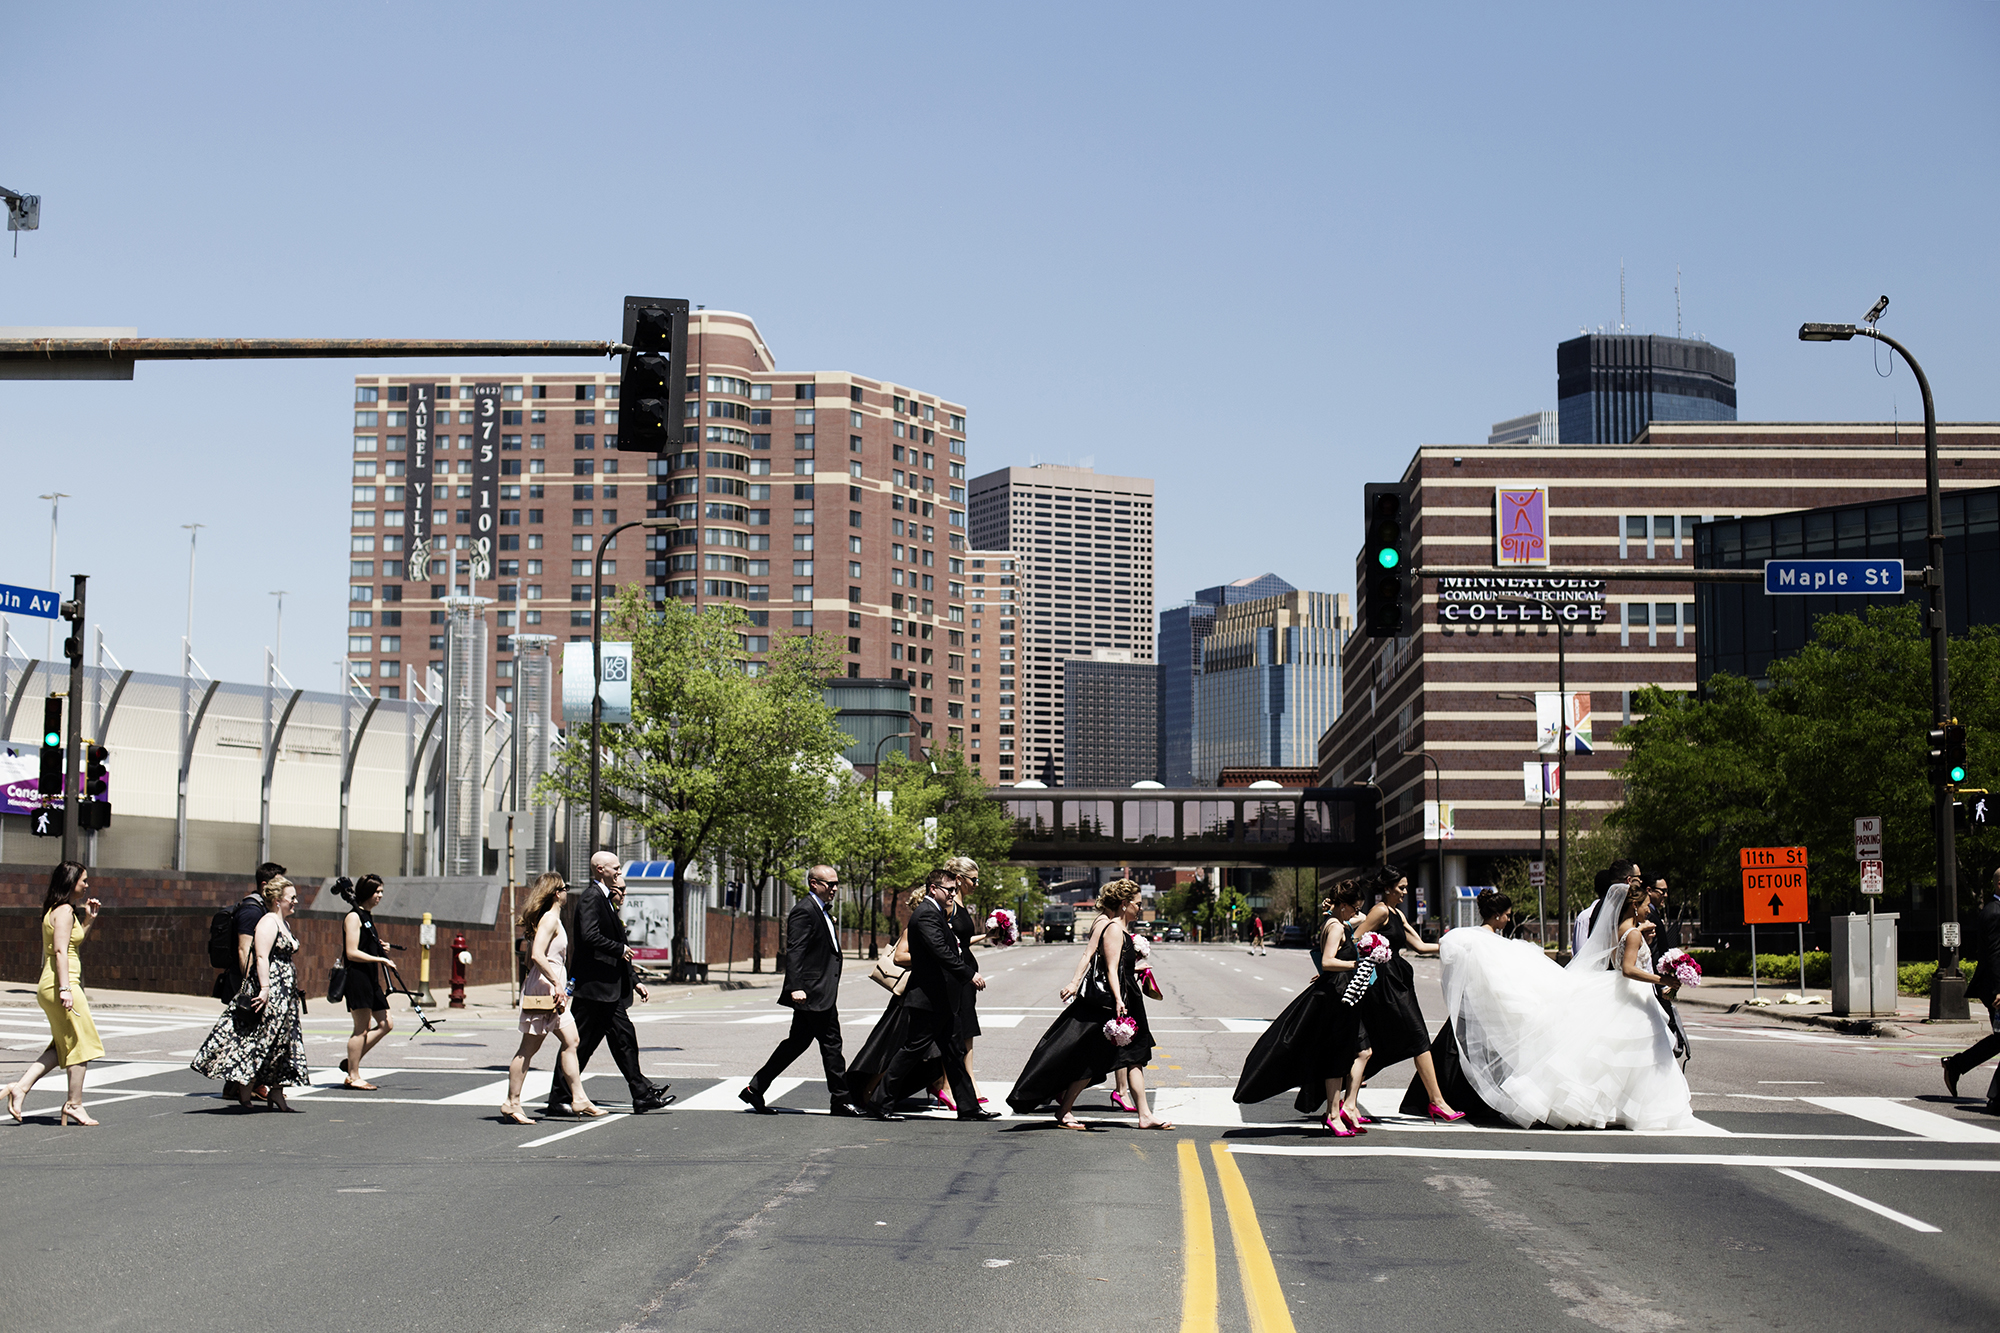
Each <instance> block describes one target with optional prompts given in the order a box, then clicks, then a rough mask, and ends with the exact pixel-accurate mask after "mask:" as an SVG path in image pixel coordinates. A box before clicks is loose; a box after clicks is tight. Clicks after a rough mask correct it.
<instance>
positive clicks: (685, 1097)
mask: <svg viewBox="0 0 2000 1333" xmlns="http://www.w3.org/2000/svg"><path fill="white" fill-rule="evenodd" d="M368 1072H369V1077H370V1078H371V1079H372V1080H374V1081H375V1082H376V1083H377V1084H378V1085H380V1089H381V1090H380V1091H379V1092H376V1093H370V1094H365V1101H366V1103H367V1104H369V1105H397V1106H412V1107H427V1108H436V1109H442V1110H445V1111H456V1112H460V1113H479V1112H481V1111H486V1110H491V1109H492V1108H495V1107H497V1106H498V1105H499V1104H500V1102H501V1101H502V1100H503V1099H504V1098H505V1095H506V1091H507V1078H506V1071H505V1069H504V1068H502V1067H487V1068H478V1069H437V1068H417V1067H408V1066H370V1068H369V1071H368ZM312 1077H313V1084H312V1086H311V1087H310V1088H301V1089H297V1090H295V1091H294V1092H293V1093H292V1094H291V1096H292V1099H293V1100H294V1101H295V1102H318V1101H328V1102H336V1103H337V1102H345V1101H347V1100H349V1099H350V1098H353V1099H362V1098H364V1095H363V1094H355V1093H348V1092H345V1091H342V1090H341V1089H340V1083H341V1075H340V1073H339V1071H338V1070H336V1069H332V1068H326V1069H316V1070H314V1072H313V1076H312ZM585 1077H586V1078H587V1079H590V1080H593V1083H592V1086H593V1087H594V1088H596V1089H598V1090H599V1091H600V1093H601V1095H602V1096H604V1097H608V1098H610V1099H611V1100H612V1102H613V1103H614V1104H615V1103H616V1102H618V1101H620V1100H622V1098H623V1096H624V1086H623V1081H622V1079H620V1077H619V1076H618V1074H617V1073H616V1072H615V1071H608V1070H607V1071H604V1072H588V1073H586V1075H585ZM551 1078H552V1073H551V1071H550V1070H548V1069H539V1070H534V1069H531V1070H530V1071H529V1073H528V1077H527V1082H526V1085H525V1088H524V1100H525V1101H526V1102H527V1103H528V1104H529V1105H530V1106H533V1105H536V1104H539V1103H540V1102H542V1101H543V1100H545V1099H546V1098H547V1096H548V1092H549V1086H550V1082H551ZM744 1082H745V1080H744V1079H743V1078H741V1077H730V1078H720V1079H718V1078H714V1077H703V1078H695V1079H684V1080H676V1081H675V1084H674V1087H675V1090H676V1091H677V1092H678V1093H679V1094H680V1101H679V1102H678V1103H677V1104H676V1105H675V1106H674V1108H673V1110H674V1111H675V1112H679V1113H695V1114H702V1113H714V1112H724V1113H729V1114H736V1113H740V1112H742V1110H743V1104H742V1102H741V1101H740V1100H739V1099H738V1097H737V1093H738V1092H739V1091H741V1090H742V1088H743V1086H744ZM89 1087H90V1094H91V1096H90V1100H93V1101H94V1100H97V1099H98V1098H100V1097H111V1098H116V1099H121V1100H122V1099H125V1098H128V1097H148V1096H151V1097H213V1096H215V1095H217V1089H216V1085H215V1084H213V1083H211V1082H209V1081H208V1080H206V1079H202V1078H200V1077H199V1076H197V1075H195V1074H194V1073H193V1072H192V1071H191V1070H189V1069H188V1067H187V1065H186V1064H185V1063H183V1062H180V1061H171V1062H170V1061H163V1060H151V1061H149V1060H126V1061H121V1060H101V1061H97V1062H94V1063H93V1064H92V1066H91V1071H90V1083H89ZM1012 1087H1013V1084H1012V1083H1011V1082H1007V1081H1003V1080H999V1079H984V1080H982V1081H981V1084H980V1090H981V1091H982V1092H983V1093H984V1094H985V1095H986V1097H987V1098H988V1109H990V1110H995V1111H999V1112H1000V1113H1001V1114H1002V1116H1003V1118H1006V1119H1012V1120H1022V1119H1028V1120H1033V1119H1043V1118H1046V1116H1047V1114H1048V1113H1047V1112H1046V1111H1038V1112H1036V1113H1034V1114H1033V1115H1029V1116H1020V1115H1016V1114H1015V1113H1014V1112H1013V1111H1012V1110H1011V1109H1010V1108H1008V1106H1007V1105H1006V1097H1007V1093H1008V1092H1009V1091H1010V1090H1011V1089H1012ZM43 1091H44V1090H43V1089H37V1096H39V1095H40V1094H41V1093H42V1092H43ZM765 1097H766V1099H767V1101H769V1103H770V1104H771V1105H773V1106H776V1107H779V1108H780V1109H781V1110H784V1111H787V1112H790V1113H794V1114H806V1115H824V1114H826V1113H827V1103H828V1098H827V1096H826V1085H825V1082H824V1080H822V1079H817V1078H805V1077H784V1078H779V1079H777V1080H775V1081H774V1082H773V1083H772V1085H771V1087H770V1088H769V1089H768V1090H767V1091H766V1093H765ZM1402 1097H1403V1094H1402V1092H1401V1091H1400V1090H1399V1089H1396V1088H1379V1089H1378V1088H1369V1089H1365V1090H1364V1091H1363V1092H1362V1094H1361V1105H1362V1109H1363V1110H1365V1111H1367V1112H1368V1113H1369V1114H1370V1115H1372V1116H1374V1117H1376V1119H1377V1121H1378V1125H1377V1126H1376V1128H1377V1131H1378V1132H1387V1133H1388V1134H1390V1135H1392V1136H1402V1135H1409V1134H1416V1135H1436V1134H1447V1135H1453V1134H1455V1135H1503V1136H1523V1135H1525V1136H1532V1137H1535V1138H1564V1137H1567V1138H1575V1137H1594V1138H1599V1139H1602V1138H1604V1137H1605V1136H1606V1135H1607V1134H1611V1135H1618V1134H1631V1135H1632V1136H1633V1137H1647V1138H1674V1139H1680V1138H1702V1139H1745V1140H1759V1139H1784V1140H1798V1141H1812V1140H1821V1141H1830V1142H1832V1141H1838V1142H1851V1143H1860V1142H1905V1143H1908V1142H1924V1141H1928V1142H1935V1143H1957V1144H1978V1145H1985V1146H1989V1147H1990V1146H2000V1130H1996V1129H1992V1128H1988V1127H1986V1126H1984V1125H1980V1124H1977V1123H1973V1122H1969V1121H1965V1120H1959V1119H1955V1118H1953V1117H1951V1116H1947V1115H1941V1114H1939V1113H1938V1112H1935V1111H1930V1110H1926V1109H1924V1108H1923V1107H1921V1106H1917V1105H1913V1104H1912V1103H1911V1102H1910V1101H1907V1100H1898V1099H1895V1098H1888V1097H1820V1096H1804V1097H1784V1098H1771V1099H1769V1100H1781V1101H1786V1102H1791V1103H1794V1104H1796V1105H1798V1106H1799V1107H1800V1108H1802V1109H1803V1108H1806V1107H1811V1108H1814V1110H1816V1111H1817V1112H1820V1113H1822V1118H1823V1119H1824V1120H1825V1121H1826V1130H1827V1132H1825V1133H1812V1132H1785V1133H1765V1132H1759V1131H1756V1130H1754V1129H1742V1128H1733V1127H1725V1126H1723V1125H1720V1124H1716V1123H1713V1122H1712V1121H1707V1120H1702V1119H1700V1118H1699V1116H1698V1117H1697V1123H1696V1125H1695V1126H1694V1127H1693V1128H1692V1129H1683V1130H1661V1131H1621V1130H1613V1131H1605V1130H1547V1129H1532V1130H1524V1129H1514V1128H1511V1127H1506V1128H1491V1127H1481V1126H1474V1125H1470V1124H1466V1123H1460V1124H1451V1125H1445V1124H1433V1123H1430V1122H1429V1121H1426V1120H1424V1119H1421V1118H1416V1117H1410V1116H1404V1115H1402V1114H1401V1113H1400V1111H1399V1107H1400V1104H1401V1102H1402ZM1152 1099H1153V1109H1154V1113H1155V1115H1156V1116H1158V1117H1159V1118H1161V1119H1164V1120H1170V1121H1172V1122H1173V1123H1175V1124H1176V1125H1179V1126H1181V1127H1182V1128H1188V1129H1217V1130H1237V1129H1272V1130H1275V1129H1284V1128H1293V1129H1299V1130H1310V1129H1312V1128H1314V1127H1315V1123H1316V1122H1315V1121H1314V1120H1313V1119H1312V1118H1310V1117H1302V1116H1300V1115H1298V1114H1297V1113H1296V1112H1295V1111H1294V1110H1293V1108H1292V1105H1291V1102H1290V1099H1289V1098H1274V1099H1273V1100H1271V1101H1269V1102H1265V1103H1261V1104H1256V1105H1250V1106H1243V1105H1239V1104H1237V1103H1236V1102H1235V1101H1234V1100H1233V1097H1232V1095H1231V1089H1230V1088H1228V1087H1179V1086H1170V1087H1160V1088H1155V1089H1153V1091H1152ZM1077 1113H1078V1115H1079V1116H1081V1117H1082V1118H1084V1119H1085V1120H1094V1121H1099V1122H1103V1123H1106V1124H1116V1123H1118V1122H1120V1121H1124V1122H1127V1123H1132V1122H1134V1117H1133V1116H1132V1115H1131V1114H1130V1113H1128V1112H1121V1111H1118V1110H1117V1109H1115V1108H1114V1107H1112V1106H1111V1105H1110V1103H1109V1102H1108V1100H1107V1097H1106V1089H1105V1088H1103V1087H1099V1088H1097V1089H1093V1090H1089V1091H1086V1092H1085V1093H1084V1095H1083V1097H1082V1098H1081V1099H1080V1100H1079V1102H1078V1111H1077ZM910 1114H911V1118H912V1119H922V1118H932V1119H949V1118H951V1116H952V1113H951V1112H950V1111H929V1112H922V1111H917V1112H911V1113H910ZM1734 1123H1735V1124H1739V1125H1740V1124H1741V1123H1742V1121H1741V1120H1740V1119H1739V1120H1737V1121H1736V1122H1734Z"/></svg>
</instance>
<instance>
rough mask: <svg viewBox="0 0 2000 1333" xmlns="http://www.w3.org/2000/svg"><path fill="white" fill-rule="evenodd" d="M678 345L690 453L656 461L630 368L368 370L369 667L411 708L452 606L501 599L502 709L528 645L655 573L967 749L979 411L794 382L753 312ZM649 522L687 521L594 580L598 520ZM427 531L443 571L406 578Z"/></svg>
mask: <svg viewBox="0 0 2000 1333" xmlns="http://www.w3.org/2000/svg"><path fill="white" fill-rule="evenodd" d="M687 346H688V369H689V375H688V382H687V409H686V411H687V424H686V426H685V428H684V436H685V437H684V441H683V444H682V447H681V448H680V450H678V451H676V452H674V453H671V454H667V455H663V456H661V457H658V458H654V457H651V456H648V455H645V454H621V453H619V452H617V449H616V437H617V433H618V402H617V393H618V377H617V373H616V371H615V369H614V370H605V371H577V370H568V371H553V372H549V373H546V374H540V373H528V374H524V373H518V372H516V373H509V374H505V375H457V374H452V375H446V374H411V375H370V376H360V377H357V378H356V380H355V405H354V406H355V418H354V449H353V457H354V478H353V486H354V491H353V510H354V515H353V528H352V532H353V538H352V542H351V547H352V549H351V551H350V553H349V559H350V561H351V563H350V566H349V575H350V583H349V594H348V595H349V627H348V635H349V638H348V658H349V661H350V663H351V664H352V666H353V669H354V671H355V674H356V675H357V676H358V677H360V679H361V680H362V681H363V682H364V683H366V684H368V685H370V686H371V687H373V688H376V689H378V690H380V692H381V693H382V694H384V695H385V696H387V697H409V695H410V694H411V684H412V682H413V681H415V682H418V683H421V682H422V680H423V678H424V673H425V671H426V669H427V668H428V667H431V666H437V667H440V669H441V667H442V661H443V656H444V652H443V649H444V635H445V625H444V623H443V622H444V620H445V616H446V613H445V610H444V599H445V598H447V597H449V596H452V595H457V594H473V595H477V596H481V597H492V598H494V599H495V605H494V608H493V615H494V619H495V622H496V623H495V633H496V640H495V644H494V649H495V650H494V651H493V652H492V653H490V654H489V660H490V662H491V667H490V669H489V687H488V688H489V698H490V699H491V700H492V701H495V702H499V703H502V704H505V703H509V702H511V700H512V693H513V690H512V680H513V671H514V661H513V636H514V635H515V634H516V633H517V632H518V633H545V634H553V635H556V636H557V637H559V638H560V637H567V638H568V639H570V640H571V641H577V640H583V639H587V638H588V637H589V635H590V603H591V592H592V585H593V583H599V584H601V585H602V588H603V594H604V596H605V597H606V598H607V599H608V598H610V597H612V596H614V595H615V594H616V592H617V590H618V588H620V587H621V586H623V585H625V584H629V583H644V584H645V585H646V586H647V589H648V593H649V595H650V596H651V597H652V598H653V599H654V600H655V601H663V600H665V599H666V598H668V597H674V598H679V599H681V600H684V601H687V602H690V603H692V604H697V605H704V606H705V605H709V604H711V603H714V602H718V601H720V602H726V603H729V604H731V605H735V606H740V607H741V608H743V610H744V611H745V612H746V613H747V614H748V615H749V617H750V621H751V623H750V624H749V625H748V626H747V627H746V629H745V632H744V646H745V648H746V650H747V651H748V652H749V653H750V654H751V655H752V658H753V660H754V659H755V658H756V657H758V656H761V655H762V654H764V653H765V652H768V651H769V649H770V647H771V640H772V638H773V637H774V636H777V637H782V636H783V635H785V634H788V633H799V632H808V631H816V632H819V633H822V634H825V635H828V636H830V637H831V638H833V639H834V640H835V642H836V643H838V644H839V646H840V647H842V648H843V649H845V653H844V658H845V661H844V666H845V670H846V674H847V675H848V676H850V677H856V678H872V679H884V680H900V681H907V682H909V685H910V690H911V696H912V709H913V712H912V720H913V722H914V723H915V724H916V725H915V729H916V730H917V732H918V733H919V736H920V738H922V739H920V740H919V744H926V743H933V742H950V741H955V740H962V739H963V737H962V735H961V734H960V733H959V730H958V723H957V721H956V719H957V718H958V716H959V714H961V713H962V712H963V705H964V702H965V700H966V695H967V693H968V691H967V689H966V683H967V680H968V679H969V677H968V676H967V675H966V673H965V672H964V669H963V667H964V652H965V643H964V639H965V633H966V629H965V618H966V617H965V596H964V591H965V578H964V551H965V546H966V539H965V535H966V534H965V487H966V481H965V450H966V445H965V435H966V431H965V415H966V410H965V408H964V406H963V405H961V404H958V403H953V402H949V401H947V400H945V399H942V398H939V397H938V396H936V395H935V394H928V393H923V392H920V391H917V390H914V389H910V388H907V387H905V386H903V385H900V384H896V383H893V382H890V381H886V380H879V379H873V378H869V377H866V376H862V375H856V374H852V373H849V372H845V371H832V372H829V371H781V370H779V369H778V368H777V362H776V358H775V357H773V356H772V354H771V351H770V349H769V348H768V347H767V346H766V345H765V342H764V339H763V336H762V335H761V334H760V333H759V332H758V330H757V326H756V323H755V322H754V321H753V320H752V319H750V318H749V317H748V316H746V315H740V314H731V313H728V312H724V311H715V310H703V311H696V312H694V313H693V314H692V315H691V316H690V319H689V327H688V343H687ZM478 386H490V388H489V389H488V390H487V392H486V393H483V394H482V393H480V392H479V391H478ZM488 397H495V398H497V402H495V403H494V409H495V410H497V412H498V414H499V416H500V422H501V424H500V426H499V435H500V447H499V452H498V458H497V460H496V462H497V468H496V470H495V471H494V472H492V473H491V474H482V473H481V472H480V471H479V470H478V464H477V462H476V456H477V451H476V450H475V449H474V448H473V435H474V433H475V429H476V428H475V425H474V416H475V414H476V413H477V412H479V411H481V410H484V409H483V406H482V400H483V399H484V398H488ZM413 400H414V401H413ZM424 414H427V415H430V416H434V418H435V420H434V422H433V424H432V425H431V427H430V432H431V442H432V444H433V446H434V448H433V452H432V454H431V455H430V456H429V457H428V458H427V459H424V460H423V461H424V462H426V463H428V464H429V467H430V477H431V485H432V487H433V488H434V489H433V490H432V491H431V493H430V494H431V498H430V500H429V502H428V503H427V504H425V505H423V506H421V507H419V506H416V505H415V504H414V500H415V495H414V488H413V487H411V485H410V483H411V481H412V479H413V476H412V464H413V463H414V462H416V461H417V459H418V455H417V454H415V453H414V452H413V450H412V437H413V434H414V432H415V429H416V428H415V427H413V425H412V422H413V420H417V421H421V420H422V419H423V415H424ZM822 463H824V464H825V465H826V466H825V468H824V470H822V469H821V467H820V464H822ZM447 477H449V478H450V480H449V481H447V480H446V478H447ZM489 486H490V487H491V488H492V490H493V495H492V497H491V499H490V503H491V504H492V506H493V508H494V509H495V511H496V513H497V523H496V524H495V526H494V528H493V538H494V545H493V548H492V549H491V551H490V552H489V553H488V554H489V557H490V561H491V566H490V568H489V569H487V570H485V571H484V575H483V577H480V578H478V579H477V581H476V582H475V579H474V574H475V570H474V563H475V559H476V557H477V556H478V554H479V552H478V548H477V542H476V539H475V535H474V534H475V533H476V532H477V530H478V529H477V527H476V525H475V523H474V522H473V519H474V516H475V512H474V511H475V509H476V508H477V506H478V505H479V504H480V503H481V502H482V499H483V492H484V491H485V489H486V488H487V487H489ZM447 487H449V488H450V489H449V491H447V490H446V488H447ZM419 510H421V515H420V516H421V520H422V521H421V522H413V521H412V516H413V515H416V514H418V513H419ZM649 516H670V517H673V518H676V519H678V520H679V521H680V524H681V526H680V529H679V531H677V532H673V533H666V534H660V535H656V536H650V537H649V536H648V535H647V534H646V533H645V532H643V531H642V530H639V529H633V530H631V531H628V532H625V533H622V534H620V536H619V537H618V538H617V539H616V545H615V547H614V548H613V549H610V550H607V551H606V552H605V555H604V565H603V567H602V568H601V569H599V570H597V571H596V572H595V574H594V575H593V571H592V569H591V564H592V561H593V559H594V557H595V553H596V545H597V541H598V539H599V537H600V536H601V535H602V534H603V533H604V531H605V530H606V529H607V528H608V527H612V526H616V525H617V524H619V523H621V522H626V521H630V520H633V519H639V518H645V517H649ZM416 533H421V534H422V535H423V536H424V537H426V538H427V539H428V540H429V541H430V543H431V546H430V549H431V553H432V556H433V559H432V561H431V564H430V568H429V570H428V571H427V574H428V577H426V578H425V579H423V580H422V581H420V582H417V583H411V582H410V581H409V580H408V577H407V573H408V571H407V566H406V562H407V561H408V560H409V559H410V556H411V554H412V551H411V550H410V549H408V547H407V543H409V542H411V541H412V540H413V534H416ZM649 548H650V549H649ZM947 717H950V718H952V719H953V722H952V725H951V726H950V727H949V728H947V727H945V726H944V725H943V724H944V723H945V721H946V719H947Z"/></svg>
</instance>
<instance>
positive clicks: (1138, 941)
mask: <svg viewBox="0 0 2000 1333" xmlns="http://www.w3.org/2000/svg"><path fill="white" fill-rule="evenodd" d="M1132 952H1133V953H1135V954H1137V955H1138V956H1139V957H1140V958H1151V957H1152V956H1153V942H1152V941H1151V940H1149V939H1147V938H1146V935H1145V932H1143V931H1138V930H1135V931H1133V932H1132Z"/></svg>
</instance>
